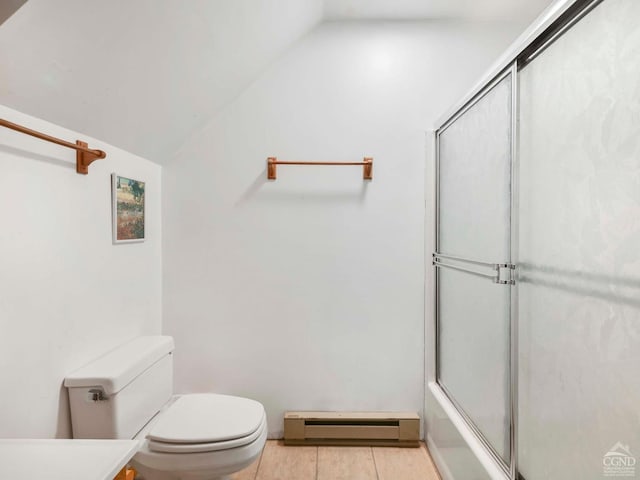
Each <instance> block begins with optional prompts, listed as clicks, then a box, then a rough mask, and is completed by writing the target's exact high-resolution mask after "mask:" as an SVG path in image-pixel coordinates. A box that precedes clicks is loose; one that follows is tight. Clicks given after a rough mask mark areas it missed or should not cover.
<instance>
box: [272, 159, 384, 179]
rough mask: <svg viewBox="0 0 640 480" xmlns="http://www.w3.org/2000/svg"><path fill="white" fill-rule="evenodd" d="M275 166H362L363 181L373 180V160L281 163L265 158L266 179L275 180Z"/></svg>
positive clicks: (280, 161)
mask: <svg viewBox="0 0 640 480" xmlns="http://www.w3.org/2000/svg"><path fill="white" fill-rule="evenodd" d="M277 165H340V166H344V165H362V178H363V179H364V180H372V179H373V158H371V157H364V159H363V161H362V162H301V161H282V160H278V159H277V158H276V157H269V158H267V178H268V179H269V180H275V179H276V178H277V175H276V166H277Z"/></svg>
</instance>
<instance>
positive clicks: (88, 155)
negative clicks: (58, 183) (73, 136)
mask: <svg viewBox="0 0 640 480" xmlns="http://www.w3.org/2000/svg"><path fill="white" fill-rule="evenodd" d="M0 126H2V127H6V128H10V129H11V130H15V131H16V132H20V133H25V134H27V135H31V136H32V137H36V138H39V139H40V140H45V141H47V142H51V143H55V144H56V145H60V146H62V147H67V148H72V149H74V150H75V151H76V172H78V173H80V174H82V175H86V174H87V173H89V165H91V163H92V162H94V161H96V160H100V159H101V158H105V157H106V156H107V154H106V153H105V152H103V151H102V150H97V149H96V150H94V149H91V148H89V146H88V145H87V142H83V141H81V140H76V143H75V145H74V144H73V143H71V142H67V141H65V140H61V139H59V138H56V137H52V136H51V135H47V134H45V133H40V132H37V131H35V130H31V129H30V128H27V127H23V126H22V125H18V124H17V123H12V122H9V121H7V120H4V119H2V118H0Z"/></svg>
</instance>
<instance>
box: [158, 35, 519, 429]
mask: <svg viewBox="0 0 640 480" xmlns="http://www.w3.org/2000/svg"><path fill="white" fill-rule="evenodd" d="M521 27H522V26H521V25H515V24H509V25H505V24H465V23H446V22H441V23H438V22H431V23H407V22H399V23H396V24H391V23H388V24H384V23H363V24H357V23H328V24H324V25H322V26H321V27H319V28H318V29H316V30H315V31H314V32H313V33H312V34H310V35H309V36H307V37H306V38H305V39H303V41H301V42H300V43H299V44H298V45H297V46H296V48H295V49H293V50H291V51H290V52H289V53H288V54H287V55H285V56H284V57H283V58H282V59H281V60H280V61H278V62H277V63H276V64H275V65H273V66H272V67H271V68H270V69H269V70H268V71H266V72H265V73H264V74H263V75H262V76H261V77H260V78H259V79H258V80H257V81H256V82H254V84H253V85H252V86H251V87H250V88H249V89H248V90H246V91H245V92H244V93H243V94H242V95H240V96H239V97H238V98H237V99H236V100H235V101H234V102H233V103H231V104H230V105H228V106H227V107H226V108H225V109H224V110H223V111H222V112H221V113H220V114H219V115H218V116H216V117H215V118H214V119H213V120H212V121H210V122H209V123H208V125H207V126H206V127H205V128H204V129H203V130H202V131H201V132H199V133H198V134H196V135H194V136H193V137H192V138H191V139H190V141H189V142H188V143H187V144H186V145H185V146H184V147H183V148H182V150H181V151H180V152H179V154H178V155H177V156H176V158H175V159H174V161H173V162H170V163H169V164H168V165H167V166H166V167H165V169H164V173H163V182H164V185H163V215H164V217H163V218H164V222H163V242H164V249H163V261H164V293H163V300H164V307H163V313H164V325H163V329H164V332H165V333H167V334H170V335H173V336H174V337H175V338H176V342H177V351H176V355H175V360H176V382H177V389H178V390H179V391H182V392H192V391H216V392H226V393H232V394H239V395H247V396H250V397H254V398H256V399H258V400H260V401H262V402H263V403H264V404H265V405H266V407H267V411H268V420H269V425H270V427H269V431H270V435H271V436H272V437H276V436H280V435H281V434H282V414H283V411H285V410H288V409H331V410H349V409H353V410H413V411H419V412H421V411H422V405H423V393H424V392H423V388H424V382H423V378H424V367H423V365H424V337H423V334H424V326H423V325H424V298H425V297H424V252H423V248H424V244H423V241H424V227H423V225H424V211H425V210H424V198H425V192H424V180H423V179H424V158H425V154H426V152H425V140H424V131H425V130H427V129H428V128H430V127H432V125H433V123H434V121H435V119H436V117H438V116H439V115H440V114H441V113H442V112H443V111H444V110H445V109H446V108H447V107H448V106H449V105H450V104H452V103H453V102H454V101H455V100H456V99H457V98H459V97H460V96H461V95H462V94H463V93H464V92H465V90H466V89H468V88H470V87H471V85H472V84H473V83H474V82H475V81H476V80H477V79H478V78H479V76H480V74H481V73H482V72H483V70H484V69H485V68H486V67H488V66H489V64H490V63H491V62H492V61H493V60H494V59H495V58H496V57H497V56H498V54H499V53H500V52H501V51H502V50H503V49H504V48H506V46H507V45H508V43H509V42H510V41H511V40H512V39H513V38H514V37H515V36H516V34H517V33H518V32H519V30H520V29H521ZM271 155H274V156H278V157H280V158H281V159H300V160H360V159H361V158H362V157H364V156H365V155H367V156H373V157H374V158H375V165H374V179H373V181H372V182H370V183H368V182H363V181H362V171H361V168H359V167H278V180H277V181H275V182H267V181H266V180H265V176H266V173H265V162H266V158H267V156H271Z"/></svg>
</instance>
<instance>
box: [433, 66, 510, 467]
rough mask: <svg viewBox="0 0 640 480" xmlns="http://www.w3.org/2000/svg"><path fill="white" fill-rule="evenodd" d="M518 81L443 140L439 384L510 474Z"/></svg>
mask: <svg viewBox="0 0 640 480" xmlns="http://www.w3.org/2000/svg"><path fill="white" fill-rule="evenodd" d="M513 82H514V79H513V72H512V71H511V70H509V71H507V72H505V74H503V75H502V76H500V77H499V78H498V79H497V80H496V81H495V82H494V83H493V84H492V85H490V86H489V87H488V88H487V89H486V90H485V91H484V92H483V93H482V94H481V95H479V96H478V97H477V99H476V100H475V102H474V103H472V104H471V105H470V106H467V107H466V109H464V110H463V111H461V112H460V113H459V114H458V115H457V116H455V117H453V119H452V120H451V121H450V122H449V123H448V124H445V125H444V126H443V127H442V128H441V129H440V130H439V131H438V135H437V149H438V202H437V203H438V207H437V215H438V233H437V240H436V245H437V246H436V248H437V252H436V253H435V254H434V265H435V266H436V267H437V269H436V271H437V274H436V275H437V277H436V290H437V329H438V335H437V342H436V343H437V376H438V384H439V385H440V386H441V387H442V389H443V390H444V391H445V393H446V394H447V395H448V397H449V399H450V400H451V401H452V402H453V404H454V405H455V406H456V407H457V409H458V411H459V412H460V413H461V414H462V415H463V416H464V417H465V419H466V420H467V422H468V423H469V425H470V426H471V427H472V428H473V429H474V430H475V431H476V433H477V434H478V436H479V438H480V439H481V440H482V441H484V442H485V444H486V445H487V446H488V447H489V449H490V450H491V451H493V452H494V454H495V455H496V456H497V457H498V458H499V459H501V460H502V463H503V465H504V466H505V469H507V466H508V465H509V464H510V460H511V441H510V439H511V414H510V410H511V395H510V390H511V388H510V386H511V382H510V374H511V371H510V332H511V330H510V306H511V301H510V299H511V292H510V287H511V269H510V261H511V260H510V258H511V160H512V133H513V126H512V125H513V100H512V94H513Z"/></svg>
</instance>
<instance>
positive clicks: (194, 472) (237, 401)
mask: <svg viewBox="0 0 640 480" xmlns="http://www.w3.org/2000/svg"><path fill="white" fill-rule="evenodd" d="M173 348H174V346H173V339H172V338H171V337H165V336H154V337H139V338H137V339H135V340H133V341H132V342H129V343H128V344H125V345H123V346H121V347H118V348H117V349H115V350H113V351H111V352H109V353H108V354H106V355H104V356H102V357H100V358H98V359H97V360H95V361H93V362H91V363H89V364H88V365H86V366H85V367H82V368H81V369H79V370H77V371H75V372H73V373H72V374H70V375H68V376H67V378H66V379H65V386H66V387H67V388H68V390H69V400H70V405H71V423H72V428H73V436H74V438H135V439H138V440H139V441H140V444H139V448H138V452H137V453H136V454H135V456H134V457H133V459H132V460H131V464H132V466H134V467H135V468H136V469H137V470H138V472H139V474H140V477H141V478H142V479H144V480H218V479H224V478H228V476H229V475H231V474H233V473H235V472H237V471H239V470H242V469H243V468H245V467H246V466H248V465H250V464H251V463H253V462H254V461H255V460H256V459H257V458H258V457H259V456H260V453H261V452H262V449H263V447H264V444H265V441H266V438H267V421H266V414H265V411H264V407H263V406H262V405H261V404H260V403H259V402H257V401H255V400H250V399H247V398H242V397H235V396H230V395H221V394H213V393H203V394H188V395H173V393H172V387H171V386H172V384H173V358H172V352H173Z"/></svg>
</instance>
